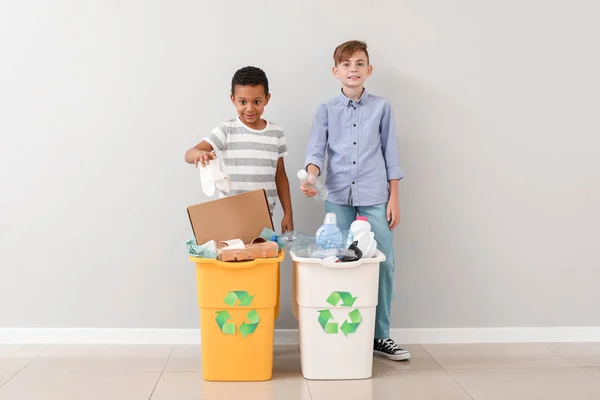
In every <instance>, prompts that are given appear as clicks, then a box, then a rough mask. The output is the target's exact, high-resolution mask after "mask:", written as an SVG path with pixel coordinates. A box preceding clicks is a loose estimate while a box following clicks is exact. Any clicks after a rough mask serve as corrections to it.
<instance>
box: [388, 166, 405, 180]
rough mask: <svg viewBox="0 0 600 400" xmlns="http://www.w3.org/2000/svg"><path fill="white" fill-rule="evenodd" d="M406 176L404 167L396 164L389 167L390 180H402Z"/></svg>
mask: <svg viewBox="0 0 600 400" xmlns="http://www.w3.org/2000/svg"><path fill="white" fill-rule="evenodd" d="M402 178H404V172H402V169H400V167H399V166H397V165H394V166H391V167H388V168H387V180H388V182H389V181H393V180H394V179H397V180H400V179H402Z"/></svg>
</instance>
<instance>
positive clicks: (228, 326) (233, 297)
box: [217, 291, 260, 338]
mask: <svg viewBox="0 0 600 400" xmlns="http://www.w3.org/2000/svg"><path fill="white" fill-rule="evenodd" d="M253 298H254V296H249V295H248V292H246V291H233V292H229V293H227V296H225V300H223V301H224V303H225V304H227V305H228V306H230V307H235V304H236V303H237V302H239V305H240V306H244V307H248V306H250V305H251V304H252V299H253ZM246 318H247V319H248V322H247V323H246V321H242V325H240V327H239V329H238V330H239V332H240V333H241V334H242V336H243V337H244V338H246V337H247V336H248V335H251V334H253V333H254V331H256V328H257V327H258V323H259V322H260V317H259V316H258V312H256V310H250V311H249V312H248V314H246ZM229 321H231V316H230V315H229V313H228V312H227V311H225V310H223V311H217V325H218V326H219V329H221V332H223V333H224V334H225V335H235V323H234V322H229Z"/></svg>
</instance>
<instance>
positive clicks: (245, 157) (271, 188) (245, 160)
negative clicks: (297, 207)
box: [204, 118, 288, 213]
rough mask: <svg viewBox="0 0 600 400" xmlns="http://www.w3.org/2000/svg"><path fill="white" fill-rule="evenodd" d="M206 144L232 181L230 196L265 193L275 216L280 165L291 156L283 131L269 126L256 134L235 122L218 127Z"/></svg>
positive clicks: (237, 120)
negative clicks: (213, 151)
mask: <svg viewBox="0 0 600 400" xmlns="http://www.w3.org/2000/svg"><path fill="white" fill-rule="evenodd" d="M204 140H205V141H206V142H208V143H209V144H210V145H211V146H212V147H213V149H214V150H215V152H216V153H217V159H218V160H219V159H220V160H221V163H222V165H223V172H225V173H226V174H227V175H229V178H230V179H231V190H230V192H229V193H228V194H227V195H229V196H232V195H236V194H241V193H245V192H249V191H252V190H256V189H265V190H266V192H267V199H268V202H269V208H270V210H271V213H273V209H274V208H275V205H276V204H277V185H276V183H275V172H276V171H277V162H278V160H279V158H281V157H284V156H286V155H287V153H288V150H287V145H286V143H285V137H284V135H283V129H282V128H281V127H280V126H278V125H276V124H274V123H272V122H267V125H266V126H265V128H264V129H261V130H255V129H252V128H249V127H247V126H246V125H244V123H242V122H241V121H240V119H239V118H235V119H232V120H229V121H227V122H223V123H222V124H220V125H219V126H217V127H216V128H215V129H213V131H212V132H211V133H210V135H209V136H208V137H207V138H205V139H204ZM221 195H222V196H224V195H226V194H225V193H221Z"/></svg>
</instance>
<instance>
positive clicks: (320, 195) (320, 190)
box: [298, 169, 328, 201]
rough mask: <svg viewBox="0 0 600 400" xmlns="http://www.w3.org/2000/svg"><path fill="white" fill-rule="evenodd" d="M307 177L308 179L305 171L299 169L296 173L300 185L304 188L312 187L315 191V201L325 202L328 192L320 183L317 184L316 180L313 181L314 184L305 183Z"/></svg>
mask: <svg viewBox="0 0 600 400" xmlns="http://www.w3.org/2000/svg"><path fill="white" fill-rule="evenodd" d="M308 177H309V175H308V172H307V171H306V170H303V169H301V170H300V171H298V179H300V182H302V184H303V185H305V186H313V187H314V188H315V189H316V190H317V195H316V196H315V200H318V201H325V200H327V195H328V192H327V189H326V188H325V186H323V185H322V184H321V182H319V180H318V179H315V183H310V182H307V180H308Z"/></svg>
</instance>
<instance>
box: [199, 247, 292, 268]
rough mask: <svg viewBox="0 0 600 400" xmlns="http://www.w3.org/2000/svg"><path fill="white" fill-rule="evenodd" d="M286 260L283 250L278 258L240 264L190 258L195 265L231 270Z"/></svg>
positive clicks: (239, 262)
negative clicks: (207, 265)
mask: <svg viewBox="0 0 600 400" xmlns="http://www.w3.org/2000/svg"><path fill="white" fill-rule="evenodd" d="M284 259H285V252H284V251H283V250H280V251H279V256H277V257H276V258H257V259H255V260H251V261H238V262H229V261H219V260H217V259H216V258H200V257H194V256H190V260H191V261H192V262H194V263H195V264H209V265H212V266H214V267H218V268H229V269H243V268H252V267H256V266H257V265H261V264H270V263H281V262H282V261H283V260H284Z"/></svg>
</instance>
